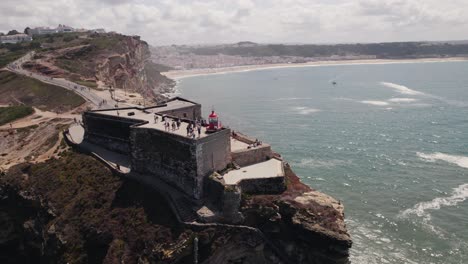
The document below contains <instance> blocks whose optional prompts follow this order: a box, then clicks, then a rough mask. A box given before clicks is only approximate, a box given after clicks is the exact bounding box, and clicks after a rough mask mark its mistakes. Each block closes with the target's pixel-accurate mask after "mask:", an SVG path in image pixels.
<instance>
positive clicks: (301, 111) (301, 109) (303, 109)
mask: <svg viewBox="0 0 468 264" xmlns="http://www.w3.org/2000/svg"><path fill="white" fill-rule="evenodd" d="M293 109H294V110H295V111H297V112H298V113H299V114H301V115H308V114H312V113H316V112H320V109H315V108H309V107H304V106H301V107H294V108H293Z"/></svg>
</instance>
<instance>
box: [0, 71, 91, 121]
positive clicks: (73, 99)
mask: <svg viewBox="0 0 468 264" xmlns="http://www.w3.org/2000/svg"><path fill="white" fill-rule="evenodd" d="M18 102H21V103H23V104H25V105H28V106H33V107H37V108H39V109H41V110H48V111H56V112H66V111H69V110H71V109H73V108H76V107H77V106H79V105H81V104H83V103H84V102H85V100H84V99H83V98H81V97H80V96H78V95H77V94H75V93H74V92H72V91H69V90H66V89H64V88H61V87H58V86H55V85H50V84H46V83H43V82H40V81H38V80H35V79H32V78H29V77H26V76H22V75H17V74H15V73H11V72H8V71H0V103H2V104H9V103H13V104H17V103H18Z"/></svg>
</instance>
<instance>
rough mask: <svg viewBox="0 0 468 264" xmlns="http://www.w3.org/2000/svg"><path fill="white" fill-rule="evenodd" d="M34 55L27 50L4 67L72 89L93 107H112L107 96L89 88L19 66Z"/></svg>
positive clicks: (112, 103) (113, 103) (113, 102)
mask: <svg viewBox="0 0 468 264" xmlns="http://www.w3.org/2000/svg"><path fill="white" fill-rule="evenodd" d="M33 56H34V52H29V53H28V54H26V55H25V56H23V57H21V58H19V59H18V60H16V61H14V62H12V63H10V64H8V65H7V66H6V68H7V69H8V70H9V71H11V72H14V73H17V74H21V75H24V76H28V77H30V78H34V79H36V80H39V81H41V82H44V83H48V84H52V85H56V86H60V87H62V88H65V89H67V90H70V91H73V92H75V93H77V94H78V95H80V96H81V97H83V98H84V99H85V100H86V101H88V102H90V103H92V104H93V105H94V107H95V108H104V109H105V108H113V107H114V105H115V103H116V102H115V101H112V102H110V100H109V98H103V97H101V96H99V95H97V94H96V93H95V92H94V91H93V90H92V89H91V88H89V87H86V86H83V85H80V84H77V83H74V82H71V81H69V80H65V79H63V78H52V77H48V76H44V75H40V74H37V73H34V72H30V71H28V70H25V69H23V68H22V67H21V65H22V64H23V63H25V62H27V61H30V60H31V59H32V57H33ZM104 99H106V100H108V101H109V102H106V103H103V100H104Z"/></svg>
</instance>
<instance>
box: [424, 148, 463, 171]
mask: <svg viewBox="0 0 468 264" xmlns="http://www.w3.org/2000/svg"><path fill="white" fill-rule="evenodd" d="M416 154H417V155H418V157H420V158H421V159H423V160H425V161H429V162H435V161H436V160H442V161H445V162H448V163H452V164H455V165H458V166H460V167H462V168H467V169H468V157H464V156H456V155H448V154H444V153H440V152H436V153H432V154H425V153H421V152H417V153H416Z"/></svg>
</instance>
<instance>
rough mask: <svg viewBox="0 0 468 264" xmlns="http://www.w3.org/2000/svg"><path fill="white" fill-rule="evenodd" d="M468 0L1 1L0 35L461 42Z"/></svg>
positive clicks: (159, 40)
mask: <svg viewBox="0 0 468 264" xmlns="http://www.w3.org/2000/svg"><path fill="white" fill-rule="evenodd" d="M467 11H468V1H466V0H449V1H436V0H407V1H403V0H358V1H351V0H309V1H307V0H277V1H274V2H267V3H265V1H260V0H233V1H215V0H204V1H190V0H172V1H171V0H162V1H158V2H157V3H154V2H153V1H150V0H115V1H113V0H101V1H98V0H83V1H77V0H54V1H52V0H44V1H41V2H40V4H39V3H38V2H36V1H33V0H15V1H13V0H3V1H2V3H1V9H0V17H1V18H2V19H1V23H0V32H3V33H7V32H8V31H9V30H11V29H16V30H18V31H23V29H24V28H25V27H27V26H29V27H36V26H50V27H55V26H57V25H58V24H66V25H69V26H72V27H75V28H81V27H83V28H90V29H91V28H105V29H106V30H107V31H117V32H120V33H123V34H128V35H140V36H141V37H142V38H143V39H144V40H146V41H148V43H150V44H151V45H168V44H214V43H234V42H239V41H245V40H248V41H253V42H259V43H357V42H391V41H422V40H424V41H442V40H462V39H467V38H468V37H467V35H466V32H468V16H466V12H467Z"/></svg>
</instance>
